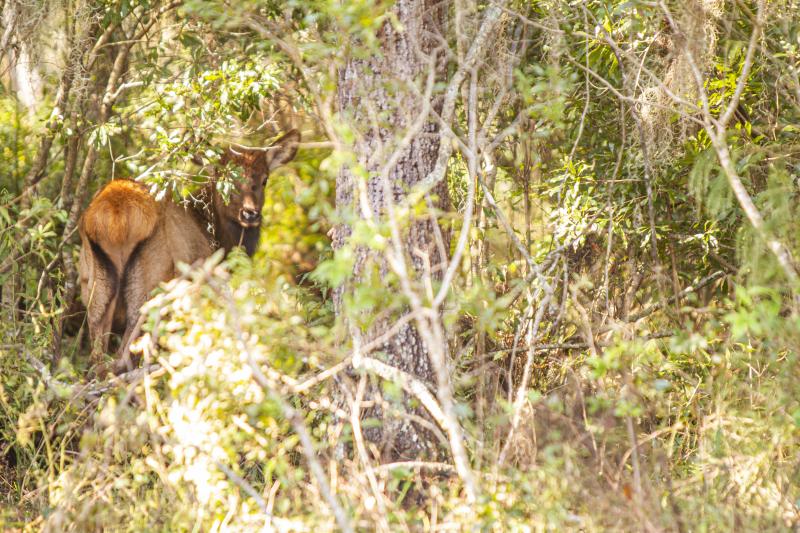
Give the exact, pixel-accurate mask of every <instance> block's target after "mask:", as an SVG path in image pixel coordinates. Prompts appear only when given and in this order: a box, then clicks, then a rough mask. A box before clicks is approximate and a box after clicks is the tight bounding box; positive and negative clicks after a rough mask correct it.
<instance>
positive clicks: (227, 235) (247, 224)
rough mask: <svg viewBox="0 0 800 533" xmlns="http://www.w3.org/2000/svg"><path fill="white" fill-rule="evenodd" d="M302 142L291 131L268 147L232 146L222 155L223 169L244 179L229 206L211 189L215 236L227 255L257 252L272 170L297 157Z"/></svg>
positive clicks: (296, 134) (237, 186)
mask: <svg viewBox="0 0 800 533" xmlns="http://www.w3.org/2000/svg"><path fill="white" fill-rule="evenodd" d="M299 142H300V133H299V132H298V131H297V130H291V131H290V132H288V133H286V134H285V135H283V136H282V137H281V138H279V139H278V140H277V141H275V142H274V143H272V145H270V146H268V147H266V148H245V147H238V146H231V147H230V148H228V149H227V150H226V151H225V153H224V154H223V155H222V158H221V160H220V167H221V168H224V167H226V166H233V167H236V169H237V171H239V172H240V178H241V179H240V180H238V181H237V182H236V183H235V184H234V187H233V190H232V191H231V194H230V195H229V198H228V201H227V203H226V202H225V199H224V198H223V197H222V194H220V192H219V191H217V189H216V187H212V191H213V192H212V202H211V203H212V208H213V210H214V214H215V216H214V219H215V221H214V222H215V224H214V225H215V230H216V233H217V235H216V236H217V239H219V243H220V245H221V246H222V247H223V248H225V251H226V252H229V251H230V250H231V249H232V248H234V247H236V246H243V247H244V249H245V251H246V252H247V254H248V255H253V254H254V253H255V251H256V246H257V245H258V238H259V235H260V232H261V209H262V207H263V206H264V187H265V186H266V184H267V179H268V178H269V174H270V172H271V171H272V170H274V169H276V168H278V167H279V166H281V165H283V164H285V163H288V162H289V161H291V160H292V159H293V158H294V156H295V154H296V153H297V145H298V143H299Z"/></svg>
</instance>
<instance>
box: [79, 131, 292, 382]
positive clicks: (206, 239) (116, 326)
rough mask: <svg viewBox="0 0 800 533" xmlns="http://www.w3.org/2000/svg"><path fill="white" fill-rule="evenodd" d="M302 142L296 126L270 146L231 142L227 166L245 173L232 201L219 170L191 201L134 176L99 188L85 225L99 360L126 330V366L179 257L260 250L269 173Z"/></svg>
mask: <svg viewBox="0 0 800 533" xmlns="http://www.w3.org/2000/svg"><path fill="white" fill-rule="evenodd" d="M299 142H300V134H299V133H298V132H297V131H296V130H291V131H290V132H288V133H286V134H285V135H283V136H282V137H281V138H279V139H278V140H277V141H275V142H274V143H273V144H272V145H270V146H269V147H267V148H266V149H253V148H242V147H230V148H228V149H227V150H226V151H225V152H224V154H223V155H222V157H221V159H220V168H224V167H225V166H227V165H234V166H237V167H239V168H240V169H241V171H242V172H241V174H242V177H243V179H242V180H240V181H239V182H237V183H236V184H235V187H234V190H233V191H232V193H231V194H230V198H229V201H228V202H226V201H225V200H224V199H223V197H222V195H221V194H220V193H219V192H218V190H217V188H216V186H215V181H216V178H218V177H219V169H216V170H215V171H214V175H213V178H212V180H211V181H210V182H209V183H208V184H206V186H205V187H204V188H203V189H201V191H200V192H199V194H198V195H197V196H196V200H195V201H192V202H182V203H181V204H179V203H176V202H174V201H172V200H171V199H165V200H161V201H157V200H156V199H155V198H153V196H151V195H150V193H149V192H148V191H147V188H146V187H145V186H144V185H142V184H141V183H138V182H135V181H132V180H127V179H115V180H112V181H111V182H109V183H108V184H107V185H106V186H105V187H103V188H102V189H101V190H100V191H98V192H97V194H95V196H94V198H92V201H91V202H90V203H89V206H88V207H87V208H86V211H85V212H84V213H83V216H82V217H81V220H80V223H79V226H78V228H79V233H80V237H81V250H80V263H79V272H80V283H81V299H82V300H83V302H84V304H85V305H86V310H87V322H88V325H89V338H90V340H91V343H92V361H93V362H94V363H98V362H99V358H100V357H102V355H103V354H104V353H106V352H107V351H108V346H109V340H110V337H111V335H112V334H115V335H119V336H120V337H121V341H120V344H119V348H118V349H117V357H118V361H117V365H116V368H115V371H120V370H122V367H121V366H120V364H121V363H122V359H127V353H128V346H129V344H130V343H131V341H132V340H133V339H132V338H131V337H132V336H133V335H134V331H135V329H136V324H137V322H138V318H139V309H140V308H141V306H142V304H144V302H145V301H146V300H147V299H148V297H149V295H150V293H151V292H152V291H153V289H155V288H156V286H158V284H159V283H161V282H163V281H168V280H170V279H172V278H174V277H175V276H176V274H177V272H178V270H177V265H178V263H186V264H192V263H194V262H195V261H197V260H200V259H204V258H206V257H208V256H210V255H211V254H212V253H213V252H214V251H215V250H218V249H220V248H224V249H225V253H226V254H227V253H228V252H230V250H231V249H233V248H235V247H237V246H242V247H243V248H244V250H245V251H246V252H247V254H248V255H250V256H252V255H253V254H254V253H255V251H256V247H257V245H258V239H259V236H260V233H261V209H262V208H263V205H264V187H265V186H266V184H267V178H268V177H269V174H270V171H272V170H274V169H275V168H277V167H279V166H281V165H283V164H285V163H287V162H289V161H291V160H292V159H293V158H294V156H295V153H296V152H297V146H298V143H299ZM99 368H100V372H101V373H104V372H105V370H104V367H103V366H102V365H100V367H99Z"/></svg>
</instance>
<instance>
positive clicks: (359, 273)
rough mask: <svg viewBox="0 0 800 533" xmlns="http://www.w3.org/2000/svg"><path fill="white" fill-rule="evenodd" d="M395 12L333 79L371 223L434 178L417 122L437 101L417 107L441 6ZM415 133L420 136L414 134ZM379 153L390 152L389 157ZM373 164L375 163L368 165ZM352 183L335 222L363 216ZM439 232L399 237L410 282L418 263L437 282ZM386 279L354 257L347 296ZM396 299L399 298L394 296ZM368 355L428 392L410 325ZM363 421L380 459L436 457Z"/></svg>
mask: <svg viewBox="0 0 800 533" xmlns="http://www.w3.org/2000/svg"><path fill="white" fill-rule="evenodd" d="M393 12H394V15H395V16H396V17H397V21H398V22H399V24H394V25H393V24H392V23H391V22H387V23H384V25H383V26H382V27H381V29H380V30H379V31H378V33H377V38H378V40H379V44H378V48H379V53H377V54H374V55H372V56H371V57H369V59H350V60H349V61H348V62H347V64H346V65H345V67H344V68H343V69H342V70H341V71H340V72H339V87H338V96H339V106H340V109H339V110H340V112H341V114H342V116H343V118H344V119H345V120H347V123H348V124H349V125H350V127H351V128H352V129H353V131H354V132H355V133H356V140H355V143H354V150H355V155H356V157H357V159H358V163H359V165H363V167H364V168H366V169H367V170H368V171H369V173H370V174H369V175H370V177H369V179H368V180H367V182H366V191H367V196H368V203H369V209H370V211H371V212H372V213H373V214H374V216H376V217H378V218H380V217H385V216H386V215H387V207H388V206H389V204H390V202H393V203H394V205H397V204H398V203H400V202H402V200H403V199H404V198H405V197H406V195H407V194H408V191H409V189H410V188H411V187H413V186H414V185H416V184H417V183H419V182H420V181H421V180H423V179H424V178H425V177H426V176H427V175H428V173H429V172H431V171H432V170H433V168H434V166H435V164H436V159H437V155H438V150H439V126H438V124H437V123H436V122H435V121H434V118H433V115H431V116H430V117H429V118H428V119H427V120H424V122H421V119H420V117H422V116H424V115H425V114H426V113H427V112H428V111H429V110H433V111H435V112H438V111H439V109H440V108H441V99H440V98H435V97H434V98H433V99H432V100H431V101H429V102H425V101H424V98H422V97H421V96H420V93H425V91H426V84H428V86H430V85H429V82H430V81H433V80H436V81H439V80H441V79H442V78H443V75H444V67H445V57H444V54H443V53H442V51H441V50H437V49H436V48H437V46H438V45H439V44H440V43H441V42H443V41H442V40H441V39H442V37H441V35H442V23H443V20H444V14H445V13H444V9H443V4H442V3H441V2H437V1H433V0H399V1H398V2H396V4H395V5H394V7H393ZM437 36H438V39H437ZM411 84H414V85H415V86H416V87H417V90H414V89H412V88H411ZM415 122H416V126H414V123H415ZM420 125H421V128H418V127H419V126H420ZM412 128H414V129H417V130H418V131H416V133H414V135H412V136H410V138H407V139H405V141H406V142H402V143H398V139H400V138H402V137H404V136H405V135H406V133H407V132H409V131H413V130H412ZM398 144H399V146H398ZM387 146H389V147H390V148H388V149H387V148H386V147H387ZM395 151H397V153H396V154H395V155H396V157H395V163H394V164H393V165H392V166H391V167H390V168H389V169H388V172H386V173H384V174H383V176H384V177H382V176H380V175H376V174H378V170H379V169H380V168H382V167H383V166H384V165H385V164H386V162H387V161H388V160H389V159H390V157H392V155H393V153H394V152H395ZM375 154H381V155H380V156H379V157H376V156H375ZM385 176H388V182H389V183H388V184H387V183H386V182H385V181H384V179H385ZM359 179H363V178H359V177H356V176H355V175H354V173H353V171H352V169H351V168H343V169H342V171H341V172H340V174H339V176H338V179H337V183H336V208H337V211H338V212H339V213H341V214H345V213H348V212H349V213H352V212H357V213H358V214H359V216H361V217H362V218H363V217H364V216H365V210H364V209H362V207H363V206H360V205H359V200H358V196H359V192H358V181H357V180H359ZM389 195H390V197H387V196H389ZM428 205H431V206H433V207H435V208H437V209H443V208H446V207H447V205H448V195H447V186H446V184H445V183H444V180H442V181H440V183H439V184H438V185H437V186H436V187H435V188H434V189H433V190H432V191H431V195H429V198H428ZM351 230H352V228H350V227H348V226H346V225H342V226H340V227H338V228H336V231H335V232H334V235H333V247H334V249H339V248H341V247H342V246H343V245H344V244H345V242H346V240H347V238H348V236H349V235H350V234H351ZM440 231H441V230H440V228H439V226H438V222H437V221H436V220H435V219H433V218H432V217H426V218H424V219H423V218H417V219H415V220H413V221H412V222H411V224H410V226H409V227H408V228H407V229H406V231H405V233H404V234H403V241H404V242H403V244H404V248H405V250H404V255H405V258H404V260H405V261H406V264H408V265H410V267H411V268H409V272H410V273H411V275H413V276H419V275H422V274H423V272H424V271H425V270H424V269H425V260H424V259H423V258H424V257H425V256H427V258H428V260H429V262H430V266H431V267H432V268H431V270H432V271H433V272H434V273H435V272H437V268H436V266H437V265H439V264H441V263H442V262H443V261H444V259H445V257H444V254H446V253H447V252H446V251H445V248H446V246H447V244H446V242H447V241H446V239H441V233H440ZM437 235H438V236H439V240H437ZM437 243H438V245H437ZM443 243H445V244H444V246H442V244H443ZM420 252H421V253H420ZM388 272H389V268H388V266H387V264H386V261H385V259H383V257H382V255H381V254H380V253H379V252H375V251H371V250H369V249H367V248H365V247H360V248H358V249H357V250H356V261H355V266H354V269H353V277H352V279H351V284H350V285H349V287H350V288H352V286H353V285H355V284H358V283H363V282H369V279H370V276H374V275H376V274H379V275H380V276H381V278H382V279H386V274H387V273H388ZM434 277H436V274H434ZM373 282H374V280H373ZM348 290H349V288H348V287H343V288H340V289H339V290H338V291H337V292H336V294H335V295H334V301H335V307H336V312H337V315H340V316H341V315H342V314H343V312H344V311H345V309H344V304H343V295H344V292H345V291H348ZM396 292H399V288H398V289H397V291H396ZM394 318H395V319H396V317H394ZM395 323H396V320H392V319H391V318H383V319H380V320H377V321H376V323H374V324H373V325H372V326H371V327H370V328H369V329H368V331H362V330H361V329H359V328H358V327H357V326H354V325H353V324H350V328H349V329H350V332H351V335H353V336H354V337H358V338H354V339H353V341H354V344H356V343H358V344H360V345H362V346H363V345H365V344H367V343H368V342H369V341H371V340H374V339H376V338H377V337H380V336H381V335H383V334H385V333H386V332H387V331H388V330H389V328H391V327H392V326H393V325H394V324H395ZM375 353H377V354H380V353H382V354H384V355H383V357H384V358H385V361H386V362H387V363H388V364H390V365H392V366H394V367H396V368H398V369H400V370H403V371H405V372H407V373H409V374H412V375H414V376H416V377H417V378H419V379H421V380H422V381H424V382H425V383H428V384H430V385H432V384H434V383H435V373H434V368H433V367H432V365H431V361H430V359H429V355H428V352H427V350H426V347H425V345H424V343H423V341H422V339H421V338H420V335H419V333H418V332H417V330H416V328H415V327H414V326H413V321H409V323H407V324H406V325H405V326H402V327H401V328H399V331H397V333H396V334H395V335H393V336H392V337H391V338H390V339H388V340H386V341H385V342H384V343H382V344H381V345H380V346H379V347H378V348H377V349H376V350H375ZM378 391H379V388H378V387H376V386H373V387H371V390H370V392H368V393H367V399H375V397H376V395H377V394H379V392H378ZM403 410H405V411H406V412H408V413H410V414H411V415H412V417H411V418H416V417H420V416H425V413H424V412H423V411H422V410H421V409H416V410H415V409H411V408H409V407H408V406H407V404H406V408H405V409H403ZM365 416H368V417H375V418H378V419H381V420H382V422H383V423H382V427H379V428H369V429H367V430H365V432H364V434H365V437H366V438H367V439H368V440H370V441H371V442H373V443H376V444H378V446H379V448H380V449H381V450H382V454H383V456H384V458H387V459H389V458H391V459H398V458H411V457H420V456H424V455H427V456H432V455H435V453H434V451H435V449H436V447H435V446H434V445H433V441H432V439H431V434H430V432H429V431H427V430H424V429H422V427H421V426H420V425H419V424H418V423H417V422H412V421H411V420H410V419H409V417H407V416H406V417H397V416H395V415H393V414H392V413H387V412H385V409H383V408H382V407H381V406H380V405H378V406H376V407H374V408H372V409H370V410H368V411H367V412H366V413H365ZM417 420H418V419H417ZM424 425H425V424H424Z"/></svg>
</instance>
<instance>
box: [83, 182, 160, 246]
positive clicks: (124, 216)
mask: <svg viewBox="0 0 800 533" xmlns="http://www.w3.org/2000/svg"><path fill="white" fill-rule="evenodd" d="M158 211H159V210H158V204H157V202H156V201H155V200H154V199H153V197H152V196H150V194H149V193H148V192H147V189H146V188H145V187H144V185H142V184H140V183H136V182H135V181H131V180H125V179H119V180H114V181H112V182H111V183H109V184H108V185H106V186H105V187H104V188H103V189H102V190H101V191H100V192H99V193H97V195H96V196H95V197H94V199H93V200H92V202H91V203H90V204H89V207H88V208H87V209H86V212H85V213H84V215H83V220H82V225H83V231H84V232H85V233H86V235H87V236H88V237H89V238H90V239H92V240H93V241H95V242H97V243H98V244H100V245H101V246H103V247H104V248H106V249H108V248H111V247H119V246H124V245H126V244H130V245H133V244H136V243H138V242H140V241H142V240H143V239H146V238H147V237H149V236H150V234H151V233H152V232H153V229H154V228H155V225H156V220H157V219H158Z"/></svg>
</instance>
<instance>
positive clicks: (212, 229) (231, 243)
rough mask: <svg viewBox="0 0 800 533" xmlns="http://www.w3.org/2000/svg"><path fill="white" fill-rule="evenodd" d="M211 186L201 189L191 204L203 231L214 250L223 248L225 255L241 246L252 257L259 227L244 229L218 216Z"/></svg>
mask: <svg viewBox="0 0 800 533" xmlns="http://www.w3.org/2000/svg"><path fill="white" fill-rule="evenodd" d="M216 201H219V200H218V199H217V198H215V195H214V190H213V184H210V183H209V184H208V185H206V186H205V187H203V188H202V189H201V190H200V192H199V193H198V195H197V199H196V200H195V201H194V202H193V203H192V209H193V211H194V213H195V216H197V217H198V218H199V220H200V222H201V225H202V227H203V230H204V231H205V232H206V234H207V236H208V240H209V242H210V243H211V246H212V247H213V248H214V249H219V248H224V249H225V254H226V255H227V254H228V253H229V252H230V251H231V250H232V249H233V248H235V247H237V246H241V247H243V248H244V250H245V252H246V253H247V255H249V256H252V255H253V254H254V253H255V251H256V248H258V239H259V237H260V236H261V226H257V227H252V228H244V227H242V226H241V225H240V224H239V222H238V221H237V220H235V219H229V218H227V217H223V216H221V215H220V213H219V210H218V209H217V205H216Z"/></svg>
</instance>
